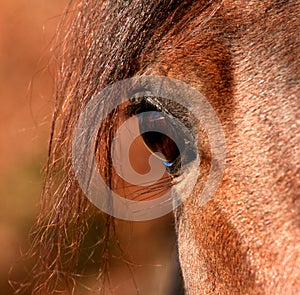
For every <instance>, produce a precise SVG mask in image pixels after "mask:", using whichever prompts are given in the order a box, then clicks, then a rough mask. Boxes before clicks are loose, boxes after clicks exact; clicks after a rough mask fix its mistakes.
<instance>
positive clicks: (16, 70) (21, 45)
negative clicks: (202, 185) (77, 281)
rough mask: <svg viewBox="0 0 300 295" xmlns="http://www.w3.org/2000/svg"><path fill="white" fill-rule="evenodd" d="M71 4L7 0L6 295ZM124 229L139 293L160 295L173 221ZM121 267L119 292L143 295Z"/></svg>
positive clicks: (40, 163) (0, 192)
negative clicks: (56, 39) (55, 46)
mask: <svg viewBox="0 0 300 295" xmlns="http://www.w3.org/2000/svg"><path fill="white" fill-rule="evenodd" d="M66 3H67V1H66V0H52V1H46V0H10V1H7V0H0V100H1V107H0V122H1V124H0V136H1V137H0V167H1V170H0V294H1V295H2V294H3V295H4V294H5V295H10V294H13V291H12V289H11V287H10V286H9V284H8V273H9V271H10V268H11V266H12V265H13V264H14V263H15V262H16V261H17V260H18V259H19V256H20V251H21V250H20V249H21V248H22V247H25V248H26V244H27V243H28V233H29V230H30V228H31V226H32V224H33V222H34V219H35V216H36V213H37V210H38V202H39V196H40V191H41V185H42V177H43V169H44V165H45V161H46V154H47V141H48V136H49V128H50V127H49V126H50V121H51V114H52V108H53V99H52V93H53V87H54V85H53V80H52V78H51V73H50V72H49V69H48V67H47V65H48V62H49V58H50V47H51V40H52V38H53V36H54V34H55V30H56V27H57V25H58V23H59V20H60V17H61V15H62V13H63V10H64V7H65V5H66ZM120 229H121V230H120ZM119 231H120V232H121V235H120V236H121V239H122V240H123V241H124V240H126V242H125V243H124V244H126V251H129V252H130V253H131V254H133V255H132V256H133V258H134V259H136V261H137V263H139V264H140V266H139V267H138V268H137V269H136V270H135V272H136V273H137V285H138V288H139V289H140V294H142V295H145V294H160V292H161V291H159V290H162V289H164V288H163V287H162V285H163V284H164V283H163V281H164V280H165V278H166V277H168V276H169V275H168V271H169V270H167V268H166V266H165V265H166V264H168V261H169V259H170V257H169V254H170V255H171V253H169V252H170V251H171V250H172V249H173V248H174V247H173V246H172V245H174V241H173V236H174V235H173V230H172V220H171V218H170V217H169V216H167V217H164V218H162V219H159V220H156V221H153V222H148V223H139V224H134V225H132V224H131V225H128V224H124V223H123V224H122V222H119ZM127 233H130V234H129V236H128V235H127ZM166 244H168V245H166ZM166 261H167V262H166ZM164 262H166V264H164ZM116 265H117V267H114V268H113V269H112V272H113V274H112V284H113V285H114V286H115V293H114V294H120V295H125V294H126V295H130V294H136V292H135V286H134V284H133V282H132V280H131V279H130V276H131V274H129V273H128V271H127V272H124V266H123V268H122V267H119V266H118V264H116ZM162 265H164V266H162ZM125 273H126V274H125ZM91 284H92V283H91ZM28 294H30V293H28ZM79 294H84V292H83V291H82V292H81V293H79ZM164 295H165V294H164Z"/></svg>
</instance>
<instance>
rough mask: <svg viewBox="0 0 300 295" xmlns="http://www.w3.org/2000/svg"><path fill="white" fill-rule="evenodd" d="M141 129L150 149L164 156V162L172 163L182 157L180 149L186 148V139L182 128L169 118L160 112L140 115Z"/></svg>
mask: <svg viewBox="0 0 300 295" xmlns="http://www.w3.org/2000/svg"><path fill="white" fill-rule="evenodd" d="M139 128H140V133H141V135H142V137H143V140H144V142H145V144H146V145H147V146H148V148H149V149H150V150H151V151H152V152H153V153H155V152H160V153H161V154H163V155H164V157H165V160H164V161H166V162H169V163H172V162H173V161H175V160H176V159H177V158H178V157H179V156H180V151H179V149H182V148H183V147H184V139H183V138H182V134H181V133H182V132H181V131H180V127H178V126H176V125H175V124H174V123H173V122H172V120H171V119H170V118H169V117H167V116H165V115H163V114H162V113H160V112H144V113H141V114H139ZM149 129H151V131H149ZM152 130H153V131H152ZM160 131H161V132H160ZM162 132H163V133H162ZM168 135H169V136H168ZM179 135H180V136H179ZM170 137H172V138H173V139H174V140H175V142H174V140H173V139H172V138H170Z"/></svg>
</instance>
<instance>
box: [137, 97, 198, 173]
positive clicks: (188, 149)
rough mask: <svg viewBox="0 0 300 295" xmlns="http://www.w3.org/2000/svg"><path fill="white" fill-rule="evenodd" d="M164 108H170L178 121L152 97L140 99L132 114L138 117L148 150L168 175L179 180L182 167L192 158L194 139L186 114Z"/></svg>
mask: <svg viewBox="0 0 300 295" xmlns="http://www.w3.org/2000/svg"><path fill="white" fill-rule="evenodd" d="M135 103H136V104H137V102H135ZM168 107H169V108H172V107H173V108H174V109H175V110H176V112H177V114H178V117H179V118H177V117H175V116H174V115H173V114H172V113H171V112H170V111H169V110H168V109H166V107H165V106H164V105H163V104H162V103H161V102H160V101H159V100H158V99H156V98H153V97H151V98H142V99H141V100H140V101H139V102H138V104H137V105H136V109H135V110H134V113H135V114H137V115H138V122H139V130H140V134H141V136H142V139H143V141H144V144H145V145H146V147H147V148H148V150H150V152H151V153H153V154H154V155H155V156H157V157H158V158H160V159H161V160H162V162H163V164H164V166H165V167H166V170H167V172H168V173H169V174H171V175H172V176H179V175H180V172H181V168H182V166H183V165H186V164H188V163H189V162H191V161H193V160H194V159H195V158H196V146H195V139H194V136H193V132H192V130H191V129H192V128H191V126H192V124H191V123H190V122H188V119H187V115H186V110H182V111H180V109H178V107H177V106H174V105H173V106H170V105H169V106H168ZM181 108H182V107H181ZM180 117H181V118H180ZM181 119H183V121H184V122H185V123H186V122H187V124H184V123H183V122H182V121H181ZM186 125H188V126H186Z"/></svg>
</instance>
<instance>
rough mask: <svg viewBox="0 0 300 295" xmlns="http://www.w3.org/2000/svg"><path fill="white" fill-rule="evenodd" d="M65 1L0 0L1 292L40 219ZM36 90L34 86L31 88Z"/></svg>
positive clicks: (6, 289)
mask: <svg viewBox="0 0 300 295" xmlns="http://www.w3.org/2000/svg"><path fill="white" fill-rule="evenodd" d="M66 2H67V1H65V0H53V1H46V0H10V1H7V0H0V100H1V108H0V122H1V123H0V136H1V137H0V167H1V170H0V249H1V250H0V293H1V294H5V295H9V294H13V293H12V290H11V288H10V287H9V285H8V282H7V280H8V272H9V269H10V267H11V265H12V264H13V263H14V262H15V261H16V260H17V259H18V257H19V252H20V245H21V244H23V243H24V242H25V241H26V238H27V235H28V231H29V229H30V227H31V225H32V222H33V220H34V216H35V214H36V210H37V204H38V199H39V195H40V190H41V182H42V171H43V167H44V163H45V159H46V153H47V139H48V134H49V122H50V120H51V113H52V105H53V100H52V88H53V81H52V79H51V75H50V73H49V71H48V70H47V64H48V61H49V56H50V46H51V39H52V37H53V36H54V34H55V30H56V27H57V24H58V22H59V20H60V15H61V14H62V12H63V9H64V6H65V5H66ZM30 85H31V86H30Z"/></svg>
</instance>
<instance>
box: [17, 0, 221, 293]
mask: <svg viewBox="0 0 300 295" xmlns="http://www.w3.org/2000/svg"><path fill="white" fill-rule="evenodd" d="M220 2H221V1H198V0H197V1H195V0H185V1H177V0H174V1H165V0H154V1H139V0H128V1H127V0H126V1H119V0H114V1H97V0H91V1H83V0H80V1H74V0H71V1H70V3H69V5H68V7H67V8H66V12H65V14H64V17H63V19H62V21H61V24H60V27H59V29H58V32H57V36H56V40H57V42H56V45H55V47H53V60H54V62H55V65H56V68H57V74H56V78H55V84H56V92H55V109H54V112H53V120H52V126H51V134H50V141H49V150H48V160H47V164H46V170H45V179H44V186H43V190H42V198H41V206H40V213H39V216H38V220H37V222H36V225H35V227H34V230H33V233H32V243H31V248H30V251H29V252H28V253H27V258H30V259H31V261H32V263H33V266H32V268H31V269H30V273H31V274H30V278H29V280H28V282H27V283H24V282H23V284H22V286H21V287H20V286H19V288H17V289H16V293H17V294H21V293H22V292H25V291H26V290H27V289H28V288H29V289H32V290H33V293H34V294H55V293H56V292H62V291H61V290H66V289H67V291H64V292H63V293H65V292H67V293H68V294H72V293H74V292H75V289H76V281H77V280H78V278H79V276H80V270H78V269H77V267H78V265H79V261H80V259H81V258H80V255H81V253H82V249H83V248H84V247H90V248H89V249H90V257H89V259H93V261H94V263H95V264H97V265H98V267H99V273H100V275H99V276H100V277H101V278H103V277H104V273H105V272H106V271H107V267H108V265H107V259H108V256H109V254H108V253H107V248H108V246H107V243H108V241H109V239H110V236H111V234H113V232H114V226H113V219H112V218H111V217H109V216H105V215H104V214H103V213H100V212H99V211H98V210H97V209H95V208H94V207H93V206H92V205H90V203H89V201H88V200H87V199H86V198H85V196H84V195H83V193H82V191H81V189H80V188H79V186H78V183H77V181H76V180H75V177H74V172H73V170H72V168H71V154H72V152H71V151H72V135H73V131H74V128H75V125H76V122H77V119H78V117H79V114H80V112H81V111H82V110H83V108H84V107H85V106H86V104H87V103H88V102H89V101H90V99H91V98H92V97H93V96H94V95H95V94H97V93H98V92H99V91H100V90H101V89H103V88H104V87H105V86H107V85H109V84H112V83H114V82H116V81H118V80H122V79H126V78H129V77H132V76H134V75H136V74H139V73H144V72H145V70H146V69H147V67H149V65H151V63H152V62H153V61H154V60H155V61H156V62H157V61H158V62H161V63H162V65H163V56H157V55H156V54H157V52H159V48H160V46H162V45H163V44H164V43H165V42H167V40H168V38H166V36H169V37H170V36H177V37H178V38H179V39H180V38H184V37H185V36H184V32H185V30H184V28H185V26H187V25H188V23H189V22H190V21H191V20H192V19H193V17H194V15H195V11H197V13H199V10H200V9H201V12H202V13H203V15H204V16H206V17H207V18H208V17H210V16H211V12H212V11H214V9H215V7H217V5H219V4H220ZM206 10H207V13H206ZM166 72H167V69H166ZM107 145H109V144H108V143H107ZM108 148H109V147H108ZM99 220H100V221H101V220H102V222H100V221H99ZM93 224H94V225H95V224H96V227H95V230H94V231H93V233H92V234H91V228H92V225H93ZM97 224H98V226H100V227H101V226H102V225H103V228H101V229H98V228H97ZM101 224H102V225H101ZM91 236H92V240H91ZM87 245H88V246H87ZM59 290H60V291H59Z"/></svg>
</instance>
